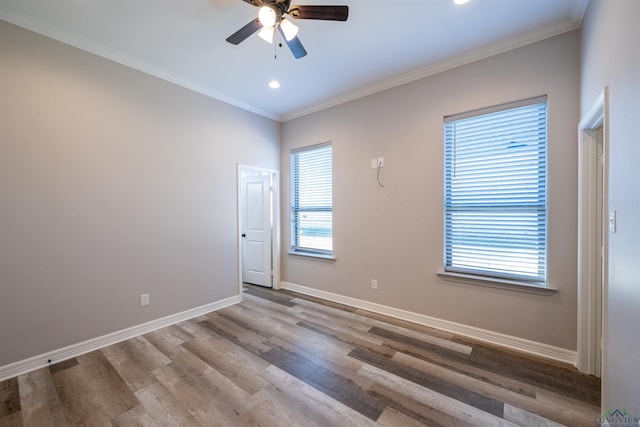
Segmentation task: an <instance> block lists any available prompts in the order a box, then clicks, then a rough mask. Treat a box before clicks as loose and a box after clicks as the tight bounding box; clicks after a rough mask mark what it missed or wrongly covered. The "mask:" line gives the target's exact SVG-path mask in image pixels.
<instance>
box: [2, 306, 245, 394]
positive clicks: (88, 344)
mask: <svg viewBox="0 0 640 427" xmlns="http://www.w3.org/2000/svg"><path fill="white" fill-rule="evenodd" d="M241 301H242V295H234V296H232V297H229V298H225V299H223V300H220V301H215V302H212V303H209V304H205V305H203V306H200V307H195V308H192V309H189V310H185V311H182V312H180V313H176V314H171V315H169V316H166V317H162V318H160V319H156V320H152V321H150V322H146V323H142V324H140V325H136V326H132V327H130V328H126V329H122V330H120V331H116V332H112V333H110V334H107V335H103V336H101V337H96V338H92V339H90V340H87V341H82V342H79V343H77V344H72V345H70V346H67V347H63V348H59V349H57V350H53V351H49V352H47V353H43V354H40V355H38V356H33V357H30V358H28V359H24V360H19V361H17V362H13V363H10V364H8V365H4V366H0V381H3V380H6V379H9V378H13V377H17V376H18V375H22V374H25V373H27V372H31V371H34V370H36V369H40V368H44V367H45V366H49V365H52V364H54V363H57V362H62V361H63V360H67V359H71V358H73V357H77V356H80V355H82V354H85V353H89V352H91V351H94V350H98V349H100V348H103V347H107V346H109V345H112V344H115V343H118V342H121V341H125V340H128V339H130V338H133V337H137V336H138V335H143V334H146V333H149V332H151V331H155V330H156V329H160V328H164V327H167V326H171V325H174V324H176V323H178V322H182V321H185V320H188V319H192V318H194V317H198V316H201V315H203V314H207V313H210V312H212V311H216V310H220V309H222V308H225V307H229V306H231V305H234V304H237V303H239V302H241Z"/></svg>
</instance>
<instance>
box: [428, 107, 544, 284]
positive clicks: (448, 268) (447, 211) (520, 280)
mask: <svg viewBox="0 0 640 427" xmlns="http://www.w3.org/2000/svg"><path fill="white" fill-rule="evenodd" d="M538 104H544V118H543V119H542V120H544V138H541V137H537V139H536V150H540V149H541V147H542V150H543V152H544V162H543V164H539V165H538V167H537V177H538V180H540V179H541V178H540V177H541V176H543V179H544V187H543V193H544V203H543V208H542V209H543V214H544V217H543V219H542V222H543V224H544V231H543V233H544V235H543V236H538V237H537V240H538V243H537V245H538V246H537V248H538V252H537V257H538V258H540V254H541V252H540V241H541V239H542V241H543V242H544V244H543V260H542V261H539V262H541V263H542V270H543V271H542V273H541V271H540V270H539V271H538V273H537V275H536V276H535V277H533V276H532V275H527V274H522V275H519V274H510V273H505V271H504V269H502V271H500V269H499V268H500V267H493V268H492V267H487V265H485V266H484V267H483V268H461V267H460V266H455V263H454V261H453V257H454V255H453V249H452V248H453V245H454V243H451V242H450V240H449V239H451V240H452V242H456V238H454V237H450V236H452V231H451V230H450V229H449V226H452V227H453V225H455V224H454V223H455V221H454V220H453V219H452V218H453V216H452V215H453V213H452V212H454V211H455V210H457V209H460V208H461V207H464V206H465V205H461V204H458V205H455V204H454V203H453V202H452V195H451V194H452V191H453V190H452V183H451V182H450V176H451V173H450V168H451V167H452V166H451V165H450V163H451V162H452V160H451V159H450V157H451V154H450V151H448V150H451V148H450V144H452V143H453V144H456V141H457V140H456V135H455V134H454V136H453V139H451V138H450V135H449V136H448V135H447V126H450V125H451V124H452V123H455V122H459V121H462V120H465V119H475V118H479V117H481V116H485V115H490V114H494V113H500V112H510V111H511V110H516V109H519V108H521V107H532V106H537V105H538ZM538 120H540V119H538ZM548 123H549V106H548V98H547V96H546V95H544V96H539V97H534V98H529V99H524V100H520V101H515V102H510V103H505V104H500V105H496V106H492V107H487V108H482V109H478V110H473V111H469V112H465V113H461V114H455V115H450V116H446V117H444V120H443V148H444V153H443V266H444V271H443V272H439V273H438V274H439V275H440V276H443V277H445V278H449V279H453V280H462V281H473V282H476V283H479V284H484V285H488V286H498V287H507V288H509V287H512V286H513V285H520V286H523V287H528V288H530V289H541V290H543V291H554V290H553V289H552V288H550V287H549V280H548V252H549V242H548V232H549V209H548V201H549V191H548V186H549V179H548V178H549V168H548V142H549V129H548ZM486 139H488V138H486ZM541 141H542V142H541ZM483 142H484V141H483ZM483 142H477V143H476V144H477V146H478V147H481V144H482V143H483ZM455 148H456V147H455V145H454V148H453V150H455ZM503 149H504V147H503ZM455 160H456V159H455V155H454V158H453V163H454V165H453V167H454V168H455ZM541 170H542V172H540V171H541ZM476 173H477V172H476ZM510 176H513V177H515V178H518V177H520V175H517V174H516V173H513V175H510ZM479 182H482V181H481V180H480V181H479ZM458 185H460V184H458ZM485 197H486V196H485ZM455 198H457V199H458V200H460V199H461V198H460V197H459V196H455ZM469 200H472V196H469ZM472 205H473V203H471V202H470V203H467V205H466V206H467V208H468V207H469V206H472ZM521 207H522V210H521V211H522V212H523V213H524V212H525V211H526V212H529V213H530V212H532V211H533V210H534V209H536V208H537V209H538V212H539V211H540V205H535V208H534V207H529V206H527V209H528V210H527V209H524V204H522V206H521ZM509 208H510V209H516V210H517V208H514V206H509V205H507V204H502V205H501V203H495V202H494V203H493V204H491V205H487V206H486V207H485V209H484V211H483V210H482V209H480V208H476V209H477V211H475V212H480V214H482V212H483V213H484V215H487V214H488V212H495V210H499V209H509ZM469 212H474V211H473V210H472V209H471V208H469ZM538 215H539V214H538ZM540 221H541V220H540V218H538V219H537V223H538V230H540ZM523 228H524V227H523ZM488 240H489V239H487V241H488ZM534 240H535V239H532V241H534ZM462 241H463V242H464V240H462ZM483 244H484V242H483ZM497 246H498V245H495V246H489V245H488V247H492V248H493V249H494V250H496V249H495V248H496V247H497ZM496 252H497V251H496ZM500 262H502V260H500V261H498V262H496V264H498V263H500ZM460 264H462V263H460ZM520 268H521V267H520ZM538 268H540V267H538Z"/></svg>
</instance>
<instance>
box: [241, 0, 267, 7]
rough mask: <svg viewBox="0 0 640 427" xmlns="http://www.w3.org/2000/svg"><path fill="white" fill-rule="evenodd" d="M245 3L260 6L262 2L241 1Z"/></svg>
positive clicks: (254, 0)
mask: <svg viewBox="0 0 640 427" xmlns="http://www.w3.org/2000/svg"><path fill="white" fill-rule="evenodd" d="M243 1H244V2H245V3H249V4H250V5H251V6H262V0H243Z"/></svg>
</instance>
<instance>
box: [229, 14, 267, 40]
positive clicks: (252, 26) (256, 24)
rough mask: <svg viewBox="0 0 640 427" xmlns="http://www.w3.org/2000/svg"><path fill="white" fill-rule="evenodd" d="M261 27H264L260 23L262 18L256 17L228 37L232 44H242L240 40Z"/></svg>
mask: <svg viewBox="0 0 640 427" xmlns="http://www.w3.org/2000/svg"><path fill="white" fill-rule="evenodd" d="M260 28H262V24H261V23H260V20H259V19H258V18H256V19H254V20H253V21H251V22H249V23H248V24H247V25H245V26H244V27H242V28H240V29H239V30H238V31H236V32H235V33H233V34H231V35H230V36H229V37H227V41H228V42H229V43H231V44H240V42H242V41H243V40H244V39H246V38H247V37H249V36H250V35H251V34H253V33H255V32H256V31H258V30H259V29H260Z"/></svg>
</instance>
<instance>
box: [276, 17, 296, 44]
mask: <svg viewBox="0 0 640 427" xmlns="http://www.w3.org/2000/svg"><path fill="white" fill-rule="evenodd" d="M280 28H282V32H283V33H284V38H285V39H286V40H287V41H290V40H292V39H293V38H294V37H295V36H296V35H297V34H298V27H297V26H296V25H295V24H294V23H293V22H291V21H289V20H288V19H287V18H282V21H280Z"/></svg>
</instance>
